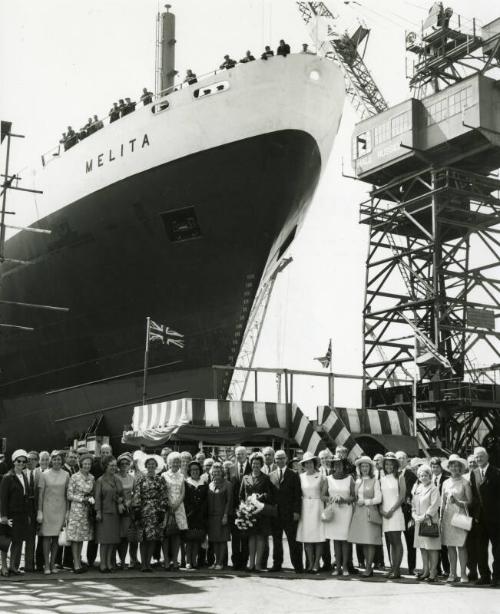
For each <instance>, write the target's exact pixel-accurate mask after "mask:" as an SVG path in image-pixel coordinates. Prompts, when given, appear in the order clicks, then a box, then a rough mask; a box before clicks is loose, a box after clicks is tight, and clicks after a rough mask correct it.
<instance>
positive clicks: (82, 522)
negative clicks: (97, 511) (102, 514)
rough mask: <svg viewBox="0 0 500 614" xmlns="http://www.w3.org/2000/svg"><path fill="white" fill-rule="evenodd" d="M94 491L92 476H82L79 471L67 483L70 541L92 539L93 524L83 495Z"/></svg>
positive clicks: (88, 495) (85, 495) (90, 494)
mask: <svg viewBox="0 0 500 614" xmlns="http://www.w3.org/2000/svg"><path fill="white" fill-rule="evenodd" d="M93 492H94V476H93V475H92V474H91V473H89V474H88V475H87V476H84V475H83V473H81V472H80V471H79V472H78V473H75V474H73V475H72V476H71V477H70V479H69V484H68V501H70V505H71V507H70V510H69V520H68V526H67V534H68V539H69V540H70V541H72V542H86V541H90V540H92V539H94V526H93V522H92V521H91V519H90V513H89V512H90V507H89V505H88V503H84V500H85V497H90V496H92V494H93Z"/></svg>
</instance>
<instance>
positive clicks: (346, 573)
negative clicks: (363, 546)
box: [342, 569, 349, 578]
mask: <svg viewBox="0 0 500 614" xmlns="http://www.w3.org/2000/svg"><path fill="white" fill-rule="evenodd" d="M342 575H343V576H344V578H345V577H347V576H349V572H348V571H347V569H344V571H343V572H342Z"/></svg>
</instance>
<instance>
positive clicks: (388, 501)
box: [380, 452, 406, 580]
mask: <svg viewBox="0 0 500 614" xmlns="http://www.w3.org/2000/svg"><path fill="white" fill-rule="evenodd" d="M383 471H384V475H383V476H382V477H381V478H380V489H381V491H382V505H381V509H380V513H381V515H382V531H383V532H384V534H385V536H386V539H387V541H388V543H389V551H390V559H391V570H390V571H389V572H388V573H387V574H386V577H387V578H389V579H390V580H397V579H398V578H401V570H400V568H401V561H402V560H403V542H402V541H401V532H402V531H404V530H405V519H404V516H403V511H402V509H401V504H402V503H403V501H405V499H406V483H405V480H404V477H403V476H402V475H401V474H400V472H399V461H398V459H397V457H396V455H395V454H394V452H387V453H386V455H385V456H384V463H383Z"/></svg>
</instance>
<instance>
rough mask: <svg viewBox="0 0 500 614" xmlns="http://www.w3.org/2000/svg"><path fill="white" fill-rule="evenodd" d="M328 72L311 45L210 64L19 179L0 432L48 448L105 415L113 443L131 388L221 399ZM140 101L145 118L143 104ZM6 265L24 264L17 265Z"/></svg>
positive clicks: (312, 157)
mask: <svg viewBox="0 0 500 614" xmlns="http://www.w3.org/2000/svg"><path fill="white" fill-rule="evenodd" d="M343 99H344V94H343V78H342V74H341V72H340V70H339V69H338V68H337V67H336V66H335V65H334V64H333V63H332V62H330V61H329V60H324V59H321V58H319V57H317V56H312V55H308V54H297V55H294V56H289V57H288V58H283V57H275V58H271V59H270V60H268V61H267V62H260V61H257V62H252V63H250V64H245V65H239V66H238V67H236V68H234V69H232V70H228V71H218V72H216V73H215V74H212V75H210V76H208V77H206V78H205V79H204V80H203V81H202V83H200V84H194V85H191V86H189V87H183V88H181V89H180V90H179V91H176V92H174V93H172V94H170V95H169V96H168V97H165V98H164V99H161V100H160V101H159V102H158V103H157V105H156V106H153V105H150V106H148V107H141V108H138V109H137V110H136V111H135V112H134V113H131V114H130V115H127V116H126V117H124V118H122V119H120V120H119V121H117V122H114V123H112V124H109V125H106V126H105V127H104V129H102V130H99V131H98V132H96V133H95V134H93V135H91V136H90V137H87V138H86V139H85V140H84V141H82V142H80V143H78V144H77V145H76V146H74V147H72V148H71V149H70V150H68V151H65V152H62V151H61V150H60V149H59V148H56V149H55V150H52V151H51V152H49V153H48V154H46V155H44V156H43V157H42V161H43V164H42V166H41V167H40V168H39V169H38V170H36V171H35V172H34V173H33V174H32V175H29V174H28V175H27V177H26V180H27V182H26V184H25V185H26V187H33V188H36V189H42V190H43V197H40V199H37V206H36V208H35V209H36V211H35V212H34V216H33V218H32V219H30V220H28V221H29V223H31V224H32V225H33V226H34V227H39V228H42V229H47V230H49V231H50V233H51V234H50V236H47V235H44V234H34V233H30V232H26V231H23V232H20V233H18V234H17V235H15V236H13V237H12V238H10V239H9V241H8V242H7V244H6V255H7V258H8V259H10V261H7V262H5V263H3V264H2V265H1V266H0V274H1V276H2V293H3V297H5V298H8V299H11V300H15V301H17V302H26V303H36V304H39V305H40V304H41V305H57V306H64V307H67V308H68V309H69V311H68V312H67V313H64V312H63V313H61V312H56V311H47V310H40V309H35V310H31V309H29V310H28V309H25V308H22V307H19V306H9V305H6V304H3V305H0V318H1V320H2V321H3V322H10V323H16V324H19V325H24V326H28V327H32V328H33V329H34V330H33V332H22V331H19V330H9V329H2V331H1V343H0V368H1V372H0V436H2V437H7V440H8V447H9V449H13V448H18V447H31V448H35V449H40V447H47V448H54V447H59V446H61V445H62V444H63V443H64V444H67V443H68V442H71V441H72V440H73V438H74V436H76V435H80V434H81V433H82V432H85V431H87V430H88V429H89V428H90V427H91V426H92V424H93V422H94V420H95V418H96V417H98V416H103V422H102V424H101V427H100V428H101V431H103V432H104V433H105V434H108V435H111V437H112V441H113V442H114V443H115V444H116V443H117V442H118V441H119V439H120V437H121V433H122V431H123V428H124V426H125V425H127V423H129V422H130V419H131V415H132V408H133V406H134V405H136V404H137V403H139V402H140V401H141V397H142V373H141V369H142V365H143V360H144V345H145V324H146V318H147V317H151V318H152V319H153V320H154V321H155V322H157V323H160V324H164V325H167V326H169V327H171V328H172V329H174V330H175V331H178V332H179V333H182V334H183V335H184V339H185V346H184V347H183V348H179V347H177V346H175V345H162V344H161V343H155V344H152V346H151V351H150V355H149V366H150V370H149V372H148V387H147V397H148V399H150V400H152V399H155V400H160V399H162V398H163V399H166V398H176V397H182V396H185V397H186V396H187V397H207V396H208V397H213V396H214V395H217V396H223V395H224V394H225V392H226V391H227V389H228V386H229V382H230V378H231V373H230V372H228V373H227V374H226V376H225V377H224V376H223V377H220V378H219V382H218V385H217V387H216V388H215V389H214V386H213V374H212V369H211V367H212V365H214V364H224V365H234V364H235V362H236V360H237V356H238V352H239V349H240V345H241V340H242V336H243V333H244V330H245V326H246V324H247V320H248V316H249V312H250V309H251V306H252V302H253V300H254V297H255V294H256V292H257V289H258V285H259V283H260V281H261V278H262V275H263V271H264V270H265V268H266V264H269V263H271V264H272V263H273V262H276V261H277V259H278V258H279V257H281V256H282V255H283V253H285V251H286V248H287V247H288V246H289V245H290V243H291V242H292V240H293V237H294V236H295V232H296V230H297V228H299V227H300V224H301V222H302V220H303V217H304V215H305V212H306V211H307V208H308V205H309V203H310V202H311V199H312V196H313V194H314V190H315V188H316V185H317V183H318V180H319V177H320V173H321V171H322V170H323V169H324V167H325V164H326V161H327V159H328V155H329V153H330V150H331V147H332V145H333V142H334V138H335V135H336V133H337V130H338V126H339V122H340V118H341V114H342V106H343ZM153 111H154V112H153ZM16 260H24V261H28V262H29V263H30V264H28V265H22V264H19V263H16V262H15V261H16Z"/></svg>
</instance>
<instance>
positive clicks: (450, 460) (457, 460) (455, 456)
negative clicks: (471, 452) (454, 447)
mask: <svg viewBox="0 0 500 614" xmlns="http://www.w3.org/2000/svg"><path fill="white" fill-rule="evenodd" d="M450 463H460V464H461V465H462V467H463V468H464V469H465V470H467V469H468V468H469V467H468V465H467V461H466V460H465V458H460V456H458V454H450V456H449V457H448V467H449V466H450Z"/></svg>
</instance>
